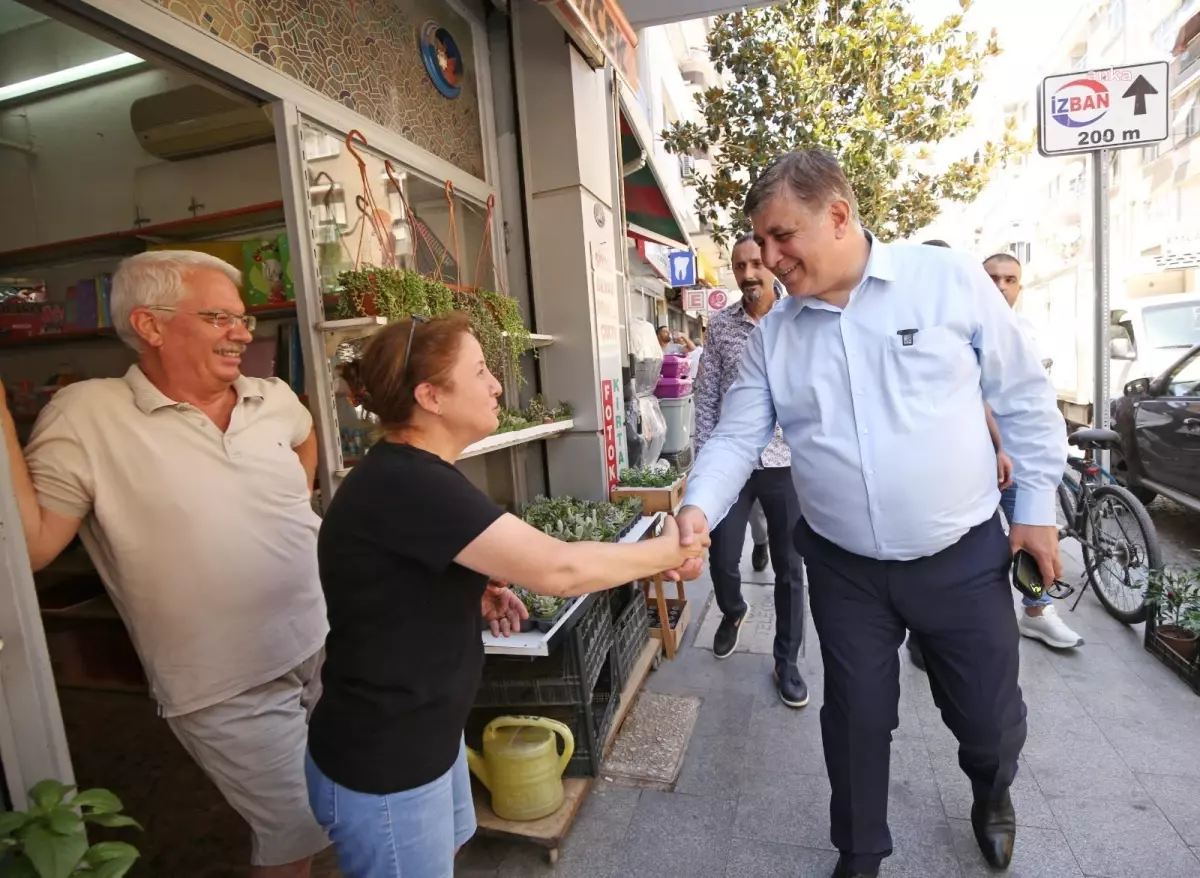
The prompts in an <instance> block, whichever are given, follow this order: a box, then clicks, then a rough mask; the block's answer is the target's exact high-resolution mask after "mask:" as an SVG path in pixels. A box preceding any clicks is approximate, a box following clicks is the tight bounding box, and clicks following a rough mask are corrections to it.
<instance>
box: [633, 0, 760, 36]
mask: <svg viewBox="0 0 1200 878" xmlns="http://www.w3.org/2000/svg"><path fill="white" fill-rule="evenodd" d="M780 2H781V0H758V2H755V0H750V2H749V3H732V2H730V0H626V3H625V15H626V17H627V18H628V19H629V23H630V24H631V25H633V26H634V27H635V28H637V29H638V30H641V29H642V28H644V27H654V26H655V25H657V24H671V23H672V22H676V21H690V20H691V19H693V18H706V17H707V16H709V15H720V14H721V13H722V12H737V11H739V10H741V9H757V8H758V7H760V6H777V5H779V3H780Z"/></svg>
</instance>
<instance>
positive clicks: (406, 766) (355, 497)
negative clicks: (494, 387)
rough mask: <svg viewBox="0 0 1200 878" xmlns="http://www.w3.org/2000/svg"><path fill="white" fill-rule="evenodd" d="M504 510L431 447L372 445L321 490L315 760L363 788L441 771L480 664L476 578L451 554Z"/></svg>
mask: <svg viewBox="0 0 1200 878" xmlns="http://www.w3.org/2000/svg"><path fill="white" fill-rule="evenodd" d="M503 514H504V510H503V509H501V508H500V507H499V506H497V505H496V504H495V503H493V502H492V501H491V500H490V499H489V498H488V497H487V495H486V494H484V493H483V492H482V491H480V490H479V489H478V488H476V487H475V486H474V485H472V484H471V483H470V482H469V481H467V478H466V476H464V475H463V474H462V473H461V472H459V471H458V470H457V469H455V468H454V467H453V466H451V465H450V464H448V463H446V462H445V461H444V460H442V459H441V458H439V457H437V456H436V455H433V454H430V453H429V452H427V451H422V450H420V449H417V448H413V447H412V446H410V445H397V444H395V443H391V442H379V443H377V444H376V445H375V446H374V447H372V448H371V450H370V452H368V454H367V455H366V457H365V458H364V459H363V461H362V462H361V463H359V464H358V466H356V467H355V468H354V470H353V471H352V472H351V473H350V474H349V476H347V478H346V480H345V482H344V483H343V484H342V486H341V488H340V489H339V490H338V492H337V494H335V495H334V497H333V502H332V503H330V504H329V509H328V511H327V512H326V514H325V520H324V522H323V523H322V525H321V536H320V539H319V541H318V544H317V556H318V560H319V562H320V568H321V585H322V587H323V588H324V590H325V601H326V603H327V604H328V608H329V638H328V640H327V641H326V644H325V653H326V654H325V666H324V670H323V671H322V682H323V684H324V693H323V694H322V696H321V700H320V701H319V702H318V703H317V707H316V710H315V711H314V713H313V717H312V723H311V724H310V726H309V732H308V744H309V751H310V753H311V754H312V758H313V761H314V762H316V764H317V766H318V767H319V768H320V769H321V771H323V772H324V773H325V775H326V776H327V777H329V778H330V779H331V780H333V781H334V782H336V783H338V784H341V785H342V786H344V787H347V788H349V789H352V790H356V791H358V792H363V793H377V794H388V793H396V792H401V791H403V790H409V789H413V788H414V787H418V786H422V785H423V784H427V783H429V782H430V781H432V780H435V779H436V778H438V777H440V776H441V775H443V774H445V773H446V772H447V771H449V770H450V768H451V766H452V765H453V764H454V760H455V759H456V758H457V756H458V751H459V742H460V740H461V738H462V732H463V727H464V726H465V725H466V721H467V714H468V713H469V712H470V709H471V704H472V703H473V702H474V700H475V692H476V690H477V689H478V688H479V677H480V674H481V672H482V669H483V642H482V640H481V639H480V633H479V632H480V627H481V626H480V600H481V598H482V597H483V592H484V588H485V587H486V585H487V577H486V576H484V575H483V574H480V573H475V572H473V571H471V570H468V569H467V568H465V567H462V566H460V565H459V564H456V563H455V562H454V558H455V556H457V555H458V553H459V552H460V551H462V550H463V549H464V548H465V547H466V546H467V545H468V544H469V543H471V542H472V541H473V540H474V539H475V538H476V537H477V536H479V535H480V534H481V533H483V532H484V531H485V530H487V528H488V527H489V526H490V525H491V524H492V523H493V522H495V521H496V519H498V518H499V517H500V516H501V515H503Z"/></svg>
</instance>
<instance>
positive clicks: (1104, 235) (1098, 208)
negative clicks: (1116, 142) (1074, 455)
mask: <svg viewBox="0 0 1200 878" xmlns="http://www.w3.org/2000/svg"><path fill="white" fill-rule="evenodd" d="M1108 167H1109V151H1108V150H1107V149H1098V150H1096V151H1095V152H1093V153H1092V199H1093V203H1092V259H1093V265H1092V276H1093V279H1094V282H1095V286H1096V311H1095V314H1094V315H1093V318H1092V319H1093V322H1094V324H1095V325H1094V326H1093V327H1092V340H1093V351H1092V357H1093V360H1094V362H1093V368H1092V375H1093V386H1092V426H1093V427H1096V428H1097V429H1101V430H1105V429H1108V422H1109V419H1108V414H1109V400H1108V381H1109V377H1108V324H1109V319H1110V318H1109V300H1108ZM1099 458H1100V460H1099V462H1100V465H1101V466H1103V467H1104V468H1105V469H1107V468H1108V452H1107V451H1102V452H1100V455H1099Z"/></svg>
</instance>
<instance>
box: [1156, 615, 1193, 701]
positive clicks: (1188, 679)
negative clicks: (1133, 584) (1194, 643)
mask: <svg viewBox="0 0 1200 878" xmlns="http://www.w3.org/2000/svg"><path fill="white" fill-rule="evenodd" d="M1149 610H1150V612H1149V614H1148V616H1147V618H1146V638H1145V640H1144V641H1143V643H1144V645H1145V647H1146V651H1147V652H1150V653H1152V654H1153V655H1155V656H1157V657H1158V660H1159V661H1160V662H1162V663H1163V664H1164V665H1166V666H1167V667H1168V668H1170V669H1171V670H1172V671H1174V672H1175V675H1176V676H1177V677H1179V679H1181V680H1183V682H1185V683H1187V684H1188V686H1190V687H1191V688H1192V691H1193V692H1195V693H1196V694H1197V695H1200V653H1198V654H1197V656H1196V658H1194V659H1192V660H1191V661H1188V660H1187V659H1185V658H1183V656H1181V655H1179V653H1177V652H1175V650H1173V649H1171V647H1169V646H1167V644H1165V643H1163V641H1161V640H1159V638H1158V636H1157V635H1156V630H1157V628H1158V625H1157V624H1156V620H1155V607H1154V606H1153V605H1150V607H1149Z"/></svg>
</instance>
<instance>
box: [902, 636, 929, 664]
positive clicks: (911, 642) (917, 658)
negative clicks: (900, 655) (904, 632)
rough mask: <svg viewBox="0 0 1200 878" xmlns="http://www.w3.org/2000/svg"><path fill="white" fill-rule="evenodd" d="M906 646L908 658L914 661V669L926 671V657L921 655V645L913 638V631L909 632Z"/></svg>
mask: <svg viewBox="0 0 1200 878" xmlns="http://www.w3.org/2000/svg"><path fill="white" fill-rule="evenodd" d="M904 645H905V646H907V647H908V657H909V658H911V659H912V663H913V667H914V668H916V669H917V670H918V671H923V670H925V656H924V655H922V653H921V644H919V643H917V638H915V637H913V634H912V632H911V631H910V632H908V640H907V641H905V644H904Z"/></svg>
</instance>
